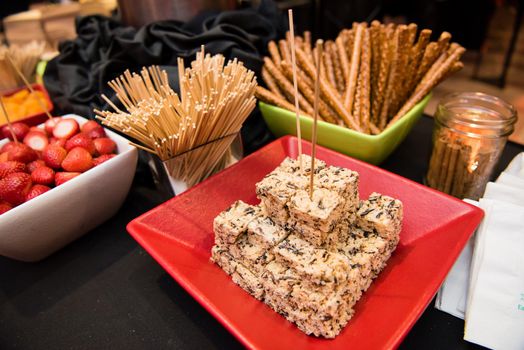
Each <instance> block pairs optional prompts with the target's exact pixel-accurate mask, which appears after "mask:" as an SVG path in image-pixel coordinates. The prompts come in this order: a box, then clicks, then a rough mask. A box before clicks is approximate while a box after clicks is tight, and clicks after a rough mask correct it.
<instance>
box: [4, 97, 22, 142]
mask: <svg viewBox="0 0 524 350" xmlns="http://www.w3.org/2000/svg"><path fill="white" fill-rule="evenodd" d="M0 104H1V105H2V111H3V112H4V115H5V119H6V120H7V127H8V128H9V131H10V132H11V136H13V141H14V142H15V143H18V139H17V138H16V135H15V132H14V131H13V125H12V124H11V120H10V119H9V115H8V114H7V109H6V108H5V105H4V99H3V98H2V97H1V96H0Z"/></svg>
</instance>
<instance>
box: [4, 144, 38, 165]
mask: <svg viewBox="0 0 524 350" xmlns="http://www.w3.org/2000/svg"><path fill="white" fill-rule="evenodd" d="M7 153H8V155H7V159H8V160H16V161H18V162H22V163H25V164H27V163H29V162H32V161H33V160H36V159H37V158H38V154H37V153H36V152H35V151H34V150H33V149H32V148H31V147H29V146H28V145H25V144H23V143H17V144H15V145H14V146H13V147H11V149H10V150H9V152H7Z"/></svg>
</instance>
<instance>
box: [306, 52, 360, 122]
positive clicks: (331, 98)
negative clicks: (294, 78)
mask: <svg viewBox="0 0 524 350" xmlns="http://www.w3.org/2000/svg"><path fill="white" fill-rule="evenodd" d="M296 53H297V59H298V63H299V65H300V66H301V67H302V68H303V69H304V71H305V72H306V74H308V75H309V76H310V77H314V76H315V73H316V70H315V67H314V66H313V64H312V63H311V61H308V59H307V57H306V54H305V53H304V51H302V50H300V49H298V50H297V52H296ZM320 92H321V93H322V95H323V96H324V99H325V101H326V103H327V104H328V105H330V106H331V107H332V108H333V109H334V110H335V112H337V114H338V115H339V116H340V118H341V119H342V120H343V121H344V123H345V124H346V125H347V126H348V127H350V128H352V129H354V130H357V131H362V129H361V128H360V126H359V125H358V123H357V122H356V121H355V119H354V117H353V115H351V113H349V112H348V111H347V109H346V108H345V107H344V105H343V104H342V102H340V100H339V99H338V98H336V96H337V94H336V92H335V91H334V90H333V89H332V88H331V86H330V85H329V84H327V83H326V82H325V81H324V80H320Z"/></svg>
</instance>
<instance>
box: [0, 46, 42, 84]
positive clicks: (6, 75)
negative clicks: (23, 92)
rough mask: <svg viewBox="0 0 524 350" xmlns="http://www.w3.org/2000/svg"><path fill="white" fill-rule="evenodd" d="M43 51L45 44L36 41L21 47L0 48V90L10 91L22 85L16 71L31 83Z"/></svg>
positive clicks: (21, 80) (22, 81) (21, 79)
mask: <svg viewBox="0 0 524 350" xmlns="http://www.w3.org/2000/svg"><path fill="white" fill-rule="evenodd" d="M44 49H45V43H44V42H36V41H32V42H30V43H29V44H26V45H23V46H19V45H11V46H9V47H8V46H5V45H2V46H0V90H10V89H14V88H17V87H19V86H22V85H24V80H23V78H22V77H20V75H19V74H18V73H17V71H16V69H18V70H19V71H20V72H22V74H23V75H24V77H25V79H26V80H27V81H30V82H33V81H34V76H35V70H36V65H37V64H38V61H39V60H40V57H41V56H42V54H43V53H44ZM9 58H11V61H12V62H11V61H10V60H9ZM13 64H14V65H16V68H15V67H13Z"/></svg>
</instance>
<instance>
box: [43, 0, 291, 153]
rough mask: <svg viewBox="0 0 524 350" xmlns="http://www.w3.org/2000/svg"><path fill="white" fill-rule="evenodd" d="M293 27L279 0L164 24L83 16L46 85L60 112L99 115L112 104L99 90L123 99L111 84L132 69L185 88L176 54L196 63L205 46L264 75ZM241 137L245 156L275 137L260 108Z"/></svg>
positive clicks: (49, 67) (46, 76)
mask: <svg viewBox="0 0 524 350" xmlns="http://www.w3.org/2000/svg"><path fill="white" fill-rule="evenodd" d="M286 29H287V28H286V20H285V17H284V16H283V15H282V14H281V13H279V12H278V10H277V8H276V6H275V5H274V3H273V2H272V1H262V2H261V5H260V6H259V7H258V8H248V9H242V10H235V11H225V12H220V13H216V12H215V13H213V12H207V13H202V14H200V15H198V16H196V17H195V18H193V19H191V20H190V21H188V22H185V23H182V22H178V21H174V20H169V21H159V22H155V23H151V24H149V25H147V26H144V27H142V28H139V29H135V28H133V27H127V26H124V25H122V24H121V23H120V22H118V21H115V20H113V19H110V18H106V17H101V16H88V17H83V18H79V19H78V20H77V34H78V37H77V38H76V39H75V40H72V41H66V42H63V43H62V44H61V45H60V47H59V50H60V54H59V55H58V56H57V57H56V58H54V59H53V60H51V61H50V62H49V63H48V65H47V69H46V71H45V74H44V83H45V86H46V88H47V89H48V91H49V94H50V95H51V98H52V99H53V102H54V104H55V114H65V113H76V114H79V115H81V116H84V117H88V118H94V113H93V109H95V108H98V109H100V110H104V109H108V106H107V104H106V103H105V102H104V101H103V100H102V99H101V98H100V94H102V93H104V94H105V95H107V96H108V97H110V98H111V100H113V102H116V101H117V100H116V97H115V96H114V93H113V91H112V90H111V89H110V88H109V87H108V86H107V82H108V81H109V80H111V79H114V78H115V77H117V76H119V75H120V74H122V73H123V72H124V71H125V70H126V69H129V70H130V71H132V72H133V71H139V70H140V69H141V68H142V67H144V66H149V65H159V66H161V68H163V69H165V70H166V71H167V72H168V74H169V79H170V83H171V86H172V87H173V88H174V89H175V90H176V91H178V74H177V57H182V58H184V60H185V63H186V64H189V63H190V62H191V61H192V60H193V59H194V58H195V54H196V52H197V51H199V50H200V48H201V45H205V50H206V52H208V53H211V54H217V53H220V54H222V55H224V56H225V57H226V59H231V58H235V57H236V58H238V59H239V60H241V61H242V62H244V64H245V66H246V67H248V68H249V69H251V70H253V71H255V73H256V74H257V76H260V70H261V68H262V65H263V61H262V56H264V55H266V54H267V43H268V42H269V41H270V40H274V39H276V38H280V37H282V36H283V35H284V33H285V30H286ZM259 81H261V79H259ZM242 137H243V141H244V147H245V151H246V153H250V152H252V151H253V150H255V149H257V148H259V147H260V146H261V145H263V144H264V143H266V142H268V141H269V140H270V139H271V135H270V133H269V132H268V130H267V128H266V126H265V124H264V121H263V120H262V118H261V116H260V112H259V111H258V109H257V110H255V112H253V114H252V115H251V116H250V117H249V118H248V120H247V121H246V123H245V124H244V127H243V129H242Z"/></svg>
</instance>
